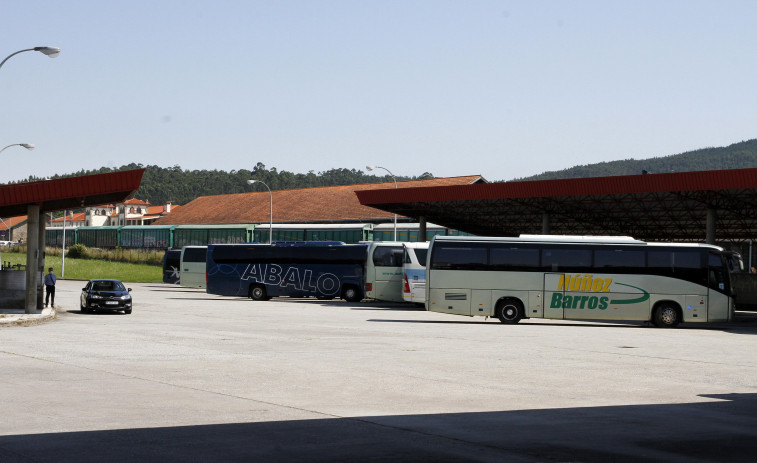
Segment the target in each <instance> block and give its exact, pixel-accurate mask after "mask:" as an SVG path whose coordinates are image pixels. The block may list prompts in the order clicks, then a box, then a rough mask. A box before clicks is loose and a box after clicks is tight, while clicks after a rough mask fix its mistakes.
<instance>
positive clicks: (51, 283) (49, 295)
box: [45, 267, 58, 308]
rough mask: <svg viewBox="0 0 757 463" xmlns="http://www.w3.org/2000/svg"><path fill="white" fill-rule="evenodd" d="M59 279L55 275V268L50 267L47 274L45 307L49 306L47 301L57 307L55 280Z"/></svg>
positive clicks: (51, 305)
mask: <svg viewBox="0 0 757 463" xmlns="http://www.w3.org/2000/svg"><path fill="white" fill-rule="evenodd" d="M57 280H58V279H57V278H56V277H55V274H54V273H53V268H52V267H50V268H49V269H48V273H47V275H45V289H46V290H47V291H46V294H45V307H47V303H48V302H49V303H50V307H52V308H55V282H56V281H57Z"/></svg>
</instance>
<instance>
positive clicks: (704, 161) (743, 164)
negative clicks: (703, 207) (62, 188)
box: [24, 139, 757, 205]
mask: <svg viewBox="0 0 757 463" xmlns="http://www.w3.org/2000/svg"><path fill="white" fill-rule="evenodd" d="M142 167H145V166H143V165H142V164H133V163H132V164H129V165H125V166H121V167H119V168H115V169H114V168H108V167H103V168H100V169H96V170H80V171H79V172H75V173H71V174H65V175H55V176H53V177H52V178H61V177H71V176H80V175H92V174H100V173H105V172H113V171H120V170H129V169H139V168H142ZM748 167H757V139H754V140H749V141H742V142H741V143H734V144H733V145H730V146H726V147H723V148H704V149H699V150H696V151H689V152H686V153H681V154H675V155H672V156H664V157H654V158H650V159H625V160H622V161H611V162H600V163H597V164H589V165H582V166H576V167H571V168H569V169H565V170H559V171H553V172H545V173H543V174H539V175H534V176H532V177H525V178H520V179H516V180H550V179H564V178H587V177H608V176H614V175H635V174H640V173H642V171H644V170H646V171H647V172H649V173H651V174H654V173H663V172H687V171H700V170H720V169H742V168H748ZM145 169H146V170H145V174H144V176H143V177H142V184H141V185H140V187H139V190H138V191H137V193H136V195H135V196H136V197H137V198H138V199H141V200H144V201H147V202H149V203H150V204H152V205H160V204H165V203H166V201H171V202H173V203H174V204H181V205H183V204H187V203H188V202H190V201H192V200H193V199H195V198H197V197H198V196H210V195H221V194H229V193H242V192H250V191H266V190H265V187H264V186H263V185H248V184H247V180H250V179H255V180H261V181H263V182H265V183H266V184H267V185H268V186H269V187H270V188H271V189H272V190H287V189H294V188H313V187H321V186H335V185H356V184H362V183H376V182H391V181H392V177H391V176H389V175H384V176H380V175H368V174H366V173H365V172H363V171H360V170H355V169H331V170H327V171H325V172H318V173H315V172H313V171H310V172H308V173H306V174H295V173H292V172H288V171H285V170H284V171H278V170H276V168H275V167H273V168H271V169H268V168H266V166H265V165H264V164H262V163H260V162H258V163H257V165H256V166H255V167H254V168H253V169H252V170H246V169H240V170H232V171H231V172H225V171H219V170H182V168H181V167H179V166H173V167H159V166H147V167H146V168H145ZM460 169H461V172H460V174H459V175H471V174H473V173H472V172H467V171H464V170H463V169H464V167H462V166H461V167H460ZM429 178H434V176H433V175H432V174H431V173H429V172H424V173H423V174H421V175H420V176H417V177H397V180H419V179H429ZM37 180H43V179H42V178H37V177H29V178H28V179H26V180H24V181H37ZM488 180H489V181H504V180H493V179H488Z"/></svg>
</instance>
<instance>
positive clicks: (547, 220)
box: [541, 212, 552, 235]
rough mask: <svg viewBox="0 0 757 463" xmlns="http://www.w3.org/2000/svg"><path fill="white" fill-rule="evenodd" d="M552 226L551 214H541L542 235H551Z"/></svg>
mask: <svg viewBox="0 0 757 463" xmlns="http://www.w3.org/2000/svg"><path fill="white" fill-rule="evenodd" d="M551 226H552V218H551V217H550V216H549V212H543V213H542V214H541V234H542V235H549V234H550V228H551Z"/></svg>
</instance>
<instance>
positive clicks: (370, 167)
mask: <svg viewBox="0 0 757 463" xmlns="http://www.w3.org/2000/svg"><path fill="white" fill-rule="evenodd" d="M365 168H366V169H368V171H369V172H370V171H372V170H373V169H384V170H385V171H387V172H389V175H391V176H392V178H393V179H394V189H395V190H396V189H397V177H395V176H394V174H393V173H392V171H390V170H389V169H387V168H386V167H381V166H365ZM394 241H397V214H394Z"/></svg>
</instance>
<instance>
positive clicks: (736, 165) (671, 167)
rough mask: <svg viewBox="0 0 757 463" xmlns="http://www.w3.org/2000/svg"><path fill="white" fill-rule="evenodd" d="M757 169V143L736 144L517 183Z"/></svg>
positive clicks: (580, 168)
mask: <svg viewBox="0 0 757 463" xmlns="http://www.w3.org/2000/svg"><path fill="white" fill-rule="evenodd" d="M750 167H757V139H753V140H748V141H742V142H741V143H734V144H733V145H730V146H726V147H723V148H703V149H699V150H696V151H688V152H686V153H681V154H674V155H672V156H663V157H655V158H649V159H624V160H622V161H611V162H600V163H597V164H589V165H583V166H576V167H571V168H569V169H564V170H557V171H551V172H544V173H543V174H539V175H534V176H532V177H525V178H520V179H517V180H552V179H563V178H587V177H609V176H613V175H635V174H640V173H642V171H644V170H646V171H647V172H648V173H650V174H661V173H666V172H693V171H700V170H724V169H745V168H750Z"/></svg>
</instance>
